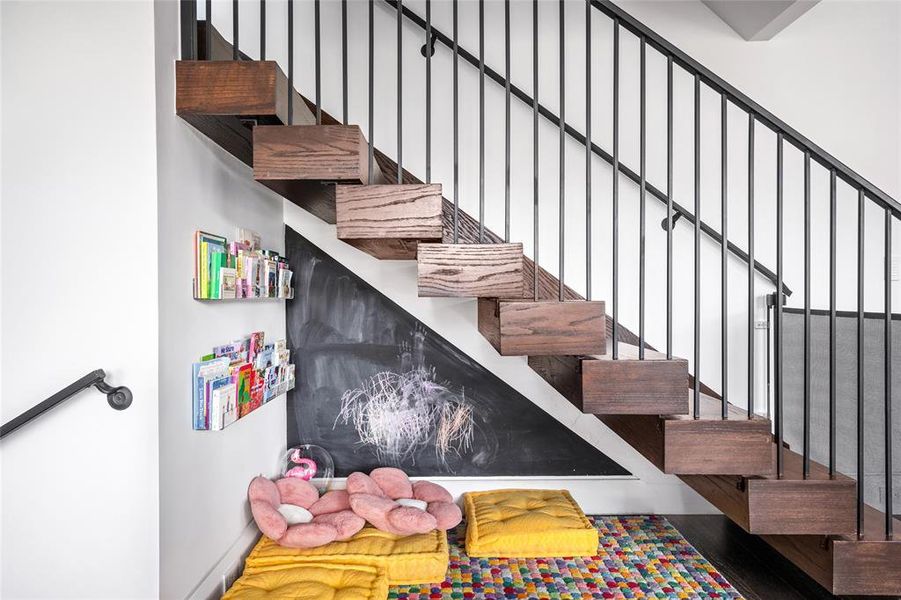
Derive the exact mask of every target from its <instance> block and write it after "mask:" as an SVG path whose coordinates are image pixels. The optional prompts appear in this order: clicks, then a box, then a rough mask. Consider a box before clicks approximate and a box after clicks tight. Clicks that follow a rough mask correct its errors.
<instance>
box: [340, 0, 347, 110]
mask: <svg viewBox="0 0 901 600" xmlns="http://www.w3.org/2000/svg"><path fill="white" fill-rule="evenodd" d="M341 95H342V97H341V108H342V109H343V112H344V118H343V119H342V122H343V123H344V124H345V125H347V0H341Z"/></svg>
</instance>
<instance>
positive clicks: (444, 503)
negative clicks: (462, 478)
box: [347, 467, 463, 535]
mask: <svg viewBox="0 0 901 600" xmlns="http://www.w3.org/2000/svg"><path fill="white" fill-rule="evenodd" d="M347 491H348V493H349V494H350V507H351V509H353V511H354V512H355V513H356V514H357V515H359V516H361V517H363V518H364V519H366V520H367V521H369V523H371V524H372V526H373V527H375V528H377V529H381V530H382V531H387V532H388V533H393V534H396V535H413V534H416V533H428V532H429V531H432V530H433V529H441V530H445V531H446V530H448V529H450V528H452V527H456V526H457V525H458V524H459V523H460V521H461V520H462V519H463V513H462V512H461V511H460V507H459V506H457V505H456V504H454V499H453V497H452V496H451V495H450V492H448V491H447V490H446V489H444V488H443V487H441V486H440V485H438V484H436V483H432V482H430V481H417V482H415V483H413V482H411V481H410V478H409V477H407V474H406V473H404V472H403V471H401V470H400V469H394V468H391V467H380V468H378V469H374V470H373V471H372V473H370V474H369V475H366V474H365V473H360V472H356V473H351V474H350V476H349V477H348V478H347Z"/></svg>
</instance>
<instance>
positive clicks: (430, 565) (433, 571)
mask: <svg viewBox="0 0 901 600" xmlns="http://www.w3.org/2000/svg"><path fill="white" fill-rule="evenodd" d="M448 555H449V553H448V546H447V533H445V532H444V531H438V530H434V531H431V532H429V533H425V534H421V535H408V536H403V537H401V536H397V535H394V534H391V533H385V532H384V531H379V530H378V529H376V528H374V527H371V526H368V525H367V526H366V527H364V528H363V529H362V530H361V531H360V532H359V533H357V534H356V535H354V536H353V537H352V538H350V539H349V540H345V541H343V542H332V543H331V544H326V545H325V546H320V547H319V548H285V547H283V546H279V545H278V544H277V543H275V542H274V541H272V540H271V539H269V538H267V537H266V536H263V537H262V538H260V541H259V542H257V545H256V546H255V547H254V549H253V551H251V553H250V556H248V557H247V560H246V562H245V567H244V570H245V572H248V571H251V572H256V571H263V570H270V569H279V568H282V567H284V566H288V565H295V564H302V563H306V562H318V563H340V564H345V565H377V566H382V567H384V569H385V572H386V575H387V577H388V584H389V585H413V584H417V583H437V582H440V581H444V577H445V575H446V574H447V564H448Z"/></svg>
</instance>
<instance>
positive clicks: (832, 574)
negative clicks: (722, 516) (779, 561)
mask: <svg viewBox="0 0 901 600" xmlns="http://www.w3.org/2000/svg"><path fill="white" fill-rule="evenodd" d="M893 522H894V530H895V531H896V532H898V531H901V519H897V518H895V519H894V520H893ZM761 537H762V538H763V539H764V540H765V541H766V542H767V543H768V544H769V545H770V546H772V547H773V548H775V549H776V550H777V551H778V552H779V553H780V554H782V555H783V556H785V557H786V558H787V559H788V560H790V561H791V562H793V563H794V564H795V565H797V566H798V567H799V568H800V569H801V570H803V571H804V572H805V573H807V574H808V575H810V576H811V577H812V578H813V579H815V580H816V581H817V582H818V583H819V584H820V585H822V586H823V587H825V588H826V589H827V590H829V591H830V592H832V593H833V594H836V595H839V596H844V595H855V596H857V595H861V596H863V595H867V596H889V597H892V598H897V597H898V590H901V569H899V565H901V534H899V533H895V535H894V538H893V539H891V540H887V539H886V538H885V513H883V512H881V511H879V510H877V509H875V508H873V507H871V506H866V507H865V510H864V535H863V539H858V538H857V536H856V535H845V536H838V537H826V536H821V535H763V536H761Z"/></svg>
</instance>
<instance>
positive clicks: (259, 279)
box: [194, 228, 294, 300]
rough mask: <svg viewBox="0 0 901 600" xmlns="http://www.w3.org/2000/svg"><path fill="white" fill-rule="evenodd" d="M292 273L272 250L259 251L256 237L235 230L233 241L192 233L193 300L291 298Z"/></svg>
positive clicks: (200, 232) (256, 235) (201, 232)
mask: <svg viewBox="0 0 901 600" xmlns="http://www.w3.org/2000/svg"><path fill="white" fill-rule="evenodd" d="M292 274H293V273H292V271H291V270H290V269H289V268H288V263H287V261H286V260H285V259H284V258H283V257H281V256H279V254H278V253H277V252H275V251H273V250H262V249H260V235H259V234H258V233H256V232H255V231H251V230H249V229H243V228H239V229H238V231H237V236H236V239H235V241H233V242H229V241H228V240H226V239H225V238H224V237H222V236H220V235H213V234H211V233H206V232H204V231H197V232H195V233H194V298H196V299H198V300H229V299H233V298H293V297H294V288H292V287H291V276H292Z"/></svg>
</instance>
